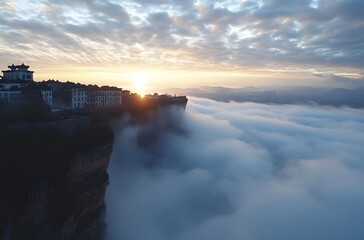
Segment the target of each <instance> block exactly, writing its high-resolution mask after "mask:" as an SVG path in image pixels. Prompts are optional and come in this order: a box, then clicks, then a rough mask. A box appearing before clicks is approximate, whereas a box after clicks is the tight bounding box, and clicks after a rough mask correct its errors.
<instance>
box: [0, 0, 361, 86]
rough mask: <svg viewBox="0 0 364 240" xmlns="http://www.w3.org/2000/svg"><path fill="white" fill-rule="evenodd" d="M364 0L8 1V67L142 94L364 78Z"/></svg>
mask: <svg viewBox="0 0 364 240" xmlns="http://www.w3.org/2000/svg"><path fill="white" fill-rule="evenodd" d="M363 8H364V2H363V1H362V0H332V1H324V0H300V1H296V0H257V1H253V0H216V1H211V0H133V1H132V0H122V1H117V0H114V1H112V0H102V1H101V0H63V1H60V0H52V1H50V0H17V1H14V0H0V31H1V34H0V53H1V54H0V67H1V69H3V70H5V69H6V68H7V66H8V65H10V64H12V63H15V64H20V63H22V62H24V63H26V64H27V65H30V66H31V69H32V70H34V71H35V78H36V80H44V79H50V78H51V79H59V80H61V81H67V80H70V81H75V82H81V83H92V84H95V83H96V84H99V85H104V84H110V85H116V86H119V87H124V88H130V89H131V90H138V91H144V92H148V91H153V90H155V89H158V90H161V89H163V88H168V87H195V86H207V85H209V86H226V87H243V86H268V85H269V86H278V85H306V86H307V85H309V86H316V85H317V86H323V85H326V86H327V85H330V84H329V83H328V81H329V80H330V79H332V78H335V77H344V78H348V79H350V80H352V79H354V81H363V75H364V72H363V65H364V61H363V60H364V44H363V43H364V30H363V29H364V15H363V14H362V9H363Z"/></svg>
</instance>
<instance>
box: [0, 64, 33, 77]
mask: <svg viewBox="0 0 364 240" xmlns="http://www.w3.org/2000/svg"><path fill="white" fill-rule="evenodd" d="M8 68H9V69H10V70H5V71H2V72H3V79H4V80H23V81H33V73H34V72H33V71H29V70H28V69H29V66H26V65H24V63H22V64H21V65H14V64H13V65H11V66H8Z"/></svg>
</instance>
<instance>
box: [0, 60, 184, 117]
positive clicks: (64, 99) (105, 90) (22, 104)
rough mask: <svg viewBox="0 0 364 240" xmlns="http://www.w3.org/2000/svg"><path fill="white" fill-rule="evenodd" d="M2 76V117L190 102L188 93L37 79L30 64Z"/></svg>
mask: <svg viewBox="0 0 364 240" xmlns="http://www.w3.org/2000/svg"><path fill="white" fill-rule="evenodd" d="M8 68H9V70H5V71H2V72H3V76H2V77H1V79H0V109H1V112H0V117H1V120H2V121H23V120H26V121H29V120H44V119H49V118H55V117H57V116H63V117H65V116H69V115H72V116H75V115H87V114H94V113H96V112H108V113H111V112H118V111H135V110H138V109H141V108H142V109H146V108H151V107H156V106H160V105H165V104H184V105H186V103H187V98H186V97H185V96H178V97H177V96H168V95H158V94H156V93H155V94H153V95H151V94H149V95H146V96H145V97H144V98H141V97H140V96H139V95H138V94H136V93H131V92H130V91H128V90H124V89H122V88H118V87H110V86H101V87H100V86H97V85H84V84H80V83H73V82H60V81H58V80H47V81H41V82H35V81H34V78H33V74H34V71H30V70H29V66H26V65H25V64H24V63H23V64H21V65H14V64H13V65H11V66H8Z"/></svg>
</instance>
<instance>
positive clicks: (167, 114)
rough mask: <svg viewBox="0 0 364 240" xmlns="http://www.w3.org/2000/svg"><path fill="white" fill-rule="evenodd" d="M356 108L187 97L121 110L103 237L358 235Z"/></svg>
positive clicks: (362, 123)
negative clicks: (152, 110)
mask: <svg viewBox="0 0 364 240" xmlns="http://www.w3.org/2000/svg"><path fill="white" fill-rule="evenodd" d="M363 111H364V110H363V109H352V108H344V107H342V108H336V107H327V106H308V105H294V104H290V105H274V104H260V103H248V102H247V103H236V102H229V103H226V102H215V101H212V100H207V99H202V98H189V102H188V105H187V109H186V111H184V109H176V108H174V109H169V110H166V109H165V110H162V111H160V112H159V113H157V114H156V115H155V117H154V118H153V120H152V121H150V122H139V124H136V123H135V122H133V123H132V124H129V123H130V121H129V120H128V119H127V118H125V119H124V120H122V121H120V122H118V123H117V124H115V125H114V133H115V142H114V148H113V149H114V150H113V153H112V156H111V162H110V165H109V169H108V173H109V175H110V185H109V186H108V188H107V194H106V199H107V200H106V204H107V208H106V209H107V214H106V218H107V226H108V228H107V231H108V237H109V238H108V239H109V240H114V239H115V240H116V239H128V240H141V239H148V240H170V239H176V240H186V239H187V240H201V239H202V240H204V239H209V240H221V239H227V240H241V239H248V240H267V239H269V240H292V239H297V240H307V239H311V240H321V239H330V240H341V239H351V240H362V239H364V228H363V227H362V223H363V221H364V215H363V214H362V213H363V211H364V204H363V202H364V162H363V156H364V148H363V146H362V145H363V141H364V112H363Z"/></svg>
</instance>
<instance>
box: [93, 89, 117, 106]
mask: <svg viewBox="0 0 364 240" xmlns="http://www.w3.org/2000/svg"><path fill="white" fill-rule="evenodd" d="M121 92H122V89H121V88H116V87H101V88H94V89H90V90H89V91H88V95H87V97H88V98H87V101H88V102H87V105H88V106H89V107H92V108H95V107H96V108H99V107H113V106H118V105H121V104H122V98H121Z"/></svg>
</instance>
